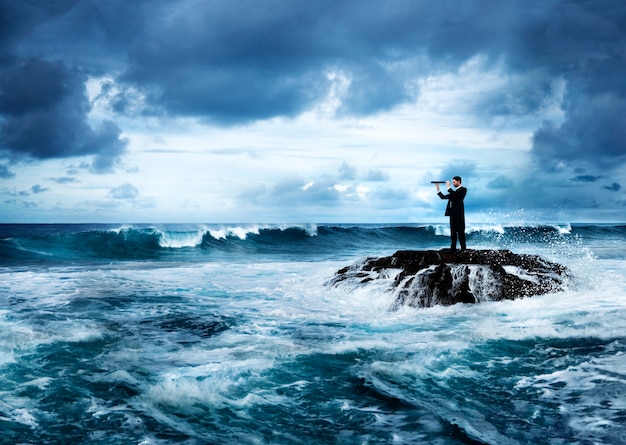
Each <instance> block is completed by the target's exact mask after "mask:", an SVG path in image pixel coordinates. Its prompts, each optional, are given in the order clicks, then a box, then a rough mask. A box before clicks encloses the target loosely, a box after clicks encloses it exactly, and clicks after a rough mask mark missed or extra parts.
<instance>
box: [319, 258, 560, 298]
mask: <svg viewBox="0 0 626 445" xmlns="http://www.w3.org/2000/svg"><path fill="white" fill-rule="evenodd" d="M568 276H569V272H568V269H567V268H566V267H565V266H562V265H560V264H557V263H553V262H550V261H546V260H545V259H543V258H541V257H540V256H538V255H526V254H515V253H513V252H511V251H509V250H466V251H464V252H456V253H455V252H448V251H446V250H440V251H435V250H422V251H414V250H401V251H398V252H396V253H394V254H393V255H392V256H388V257H381V258H376V257H369V258H365V259H363V260H362V261H359V262H357V263H355V264H353V265H351V266H348V267H345V268H343V269H341V270H339V271H337V273H336V274H335V276H334V277H333V278H332V279H331V280H330V281H329V282H328V283H327V284H328V285H331V286H353V287H354V286H367V285H369V284H371V283H372V282H379V283H380V280H383V281H387V282H389V288H388V291H390V292H393V293H394V294H395V299H394V303H393V308H394V309H397V308H398V307H400V306H403V305H408V306H412V307H431V306H435V305H443V306H448V305H452V304H456V303H478V302H482V301H500V300H514V299H517V298H525V297H532V296H534V295H543V294H548V293H554V292H560V291H563V290H564V289H565V284H566V280H567V278H568Z"/></svg>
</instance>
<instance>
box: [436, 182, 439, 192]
mask: <svg viewBox="0 0 626 445" xmlns="http://www.w3.org/2000/svg"><path fill="white" fill-rule="evenodd" d="M435 187H436V188H437V191H438V192H439V191H440V190H439V183H436V184H435Z"/></svg>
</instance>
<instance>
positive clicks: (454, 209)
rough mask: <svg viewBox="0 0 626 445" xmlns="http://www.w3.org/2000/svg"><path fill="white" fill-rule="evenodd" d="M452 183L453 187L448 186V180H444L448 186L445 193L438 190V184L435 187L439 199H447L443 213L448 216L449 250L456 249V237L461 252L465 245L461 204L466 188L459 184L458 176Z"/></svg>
mask: <svg viewBox="0 0 626 445" xmlns="http://www.w3.org/2000/svg"><path fill="white" fill-rule="evenodd" d="M452 185H453V186H454V189H453V188H452V187H450V181H446V187H447V188H448V194H447V195H444V194H443V192H442V191H441V190H439V184H435V187H436V188H437V195H439V197H440V198H441V199H447V200H448V205H447V207H446V213H445V215H446V216H449V217H450V238H451V246H450V250H452V251H453V252H454V251H456V239H457V237H458V238H459V243H460V244H461V252H462V251H464V250H465V249H466V247H467V246H466V245H465V207H464V205H463V200H464V199H465V195H466V194H467V189H466V188H465V187H463V186H462V185H461V177H460V176H455V177H454V178H452Z"/></svg>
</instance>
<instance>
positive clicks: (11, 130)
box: [0, 58, 127, 172]
mask: <svg viewBox="0 0 626 445" xmlns="http://www.w3.org/2000/svg"><path fill="white" fill-rule="evenodd" d="M89 111H90V105H89V101H88V98H87V94H86V90H85V76H84V75H82V74H81V73H79V72H77V71H73V70H70V69H68V68H67V67H65V65H64V64H63V63H61V62H51V61H47V60H44V59H40V58H31V59H28V60H25V61H22V62H20V63H16V64H14V65H12V66H10V67H5V68H4V69H3V70H2V71H1V72H0V153H1V152H2V151H5V152H9V153H10V157H11V158H14V159H15V158H17V159H19V158H21V157H24V156H28V157H32V158H35V159H50V158H63V157H72V156H84V155H94V162H93V169H94V170H95V171H96V172H107V171H111V170H112V169H113V167H114V166H115V164H116V163H117V162H118V159H119V158H120V157H121V156H122V155H123V154H124V152H125V150H126V145H127V142H126V141H125V140H123V139H121V138H120V129H119V128H118V127H117V125H116V124H115V123H113V122H110V121H107V122H103V123H102V124H101V125H100V126H99V127H97V128H93V127H91V126H90V125H89V123H88V122H87V114H88V112H89Z"/></svg>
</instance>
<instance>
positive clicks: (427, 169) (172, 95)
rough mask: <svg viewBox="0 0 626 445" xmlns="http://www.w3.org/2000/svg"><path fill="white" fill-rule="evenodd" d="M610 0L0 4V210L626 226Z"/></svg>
mask: <svg viewBox="0 0 626 445" xmlns="http://www.w3.org/2000/svg"><path fill="white" fill-rule="evenodd" d="M625 79H626V2H624V1H623V0H588V1H585V0H524V1H518V0H498V1H496V0H457V1H454V0H442V1H430V0H406V1H405V0H386V1H383V0H376V1H374V0H316V1H310V0H150V1H148V0H133V1H126V0H57V1H54V2H51V1H48V0H20V1H15V0H0V223H64V222H67V223H100V222H102V223H167V222H171V223H176V222H181V223H182V222H184V223H423V222H424V223H425V222H445V221H446V220H445V217H444V216H443V213H444V209H445V202H444V201H442V200H441V199H439V198H438V197H437V195H436V193H435V188H434V186H433V185H432V184H431V183H430V181H432V180H446V179H450V178H452V176H455V175H459V176H461V177H462V178H463V185H464V186H465V187H467V189H468V193H467V197H466V198H465V207H466V219H467V220H468V223H470V224H471V223H533V222H546V221H549V222H558V223H569V222H624V221H625V220H626V218H625V215H626V179H625V174H626V125H625V121H626V80H625Z"/></svg>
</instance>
